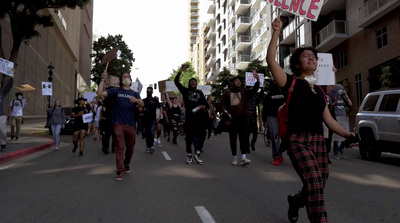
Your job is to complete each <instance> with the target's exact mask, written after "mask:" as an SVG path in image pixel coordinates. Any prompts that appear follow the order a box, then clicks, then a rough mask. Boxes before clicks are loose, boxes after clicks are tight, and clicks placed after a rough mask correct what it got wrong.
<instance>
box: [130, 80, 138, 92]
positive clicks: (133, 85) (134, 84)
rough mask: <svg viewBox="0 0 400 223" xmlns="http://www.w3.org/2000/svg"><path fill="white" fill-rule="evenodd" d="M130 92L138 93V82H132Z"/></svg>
mask: <svg viewBox="0 0 400 223" xmlns="http://www.w3.org/2000/svg"><path fill="white" fill-rule="evenodd" d="M131 90H134V91H136V92H139V83H138V82H132V85H131Z"/></svg>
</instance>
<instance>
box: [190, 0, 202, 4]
mask: <svg viewBox="0 0 400 223" xmlns="http://www.w3.org/2000/svg"><path fill="white" fill-rule="evenodd" d="M199 3H200V0H190V4H193V5H197V4H199Z"/></svg>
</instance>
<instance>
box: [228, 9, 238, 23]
mask: <svg viewBox="0 0 400 223" xmlns="http://www.w3.org/2000/svg"><path fill="white" fill-rule="evenodd" d="M235 21H236V15H235V13H233V11H229V14H228V22H229V23H235Z"/></svg>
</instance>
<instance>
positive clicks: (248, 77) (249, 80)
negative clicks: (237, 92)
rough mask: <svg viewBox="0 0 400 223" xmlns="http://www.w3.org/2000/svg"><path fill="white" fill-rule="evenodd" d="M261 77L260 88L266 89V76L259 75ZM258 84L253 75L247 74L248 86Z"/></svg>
mask: <svg viewBox="0 0 400 223" xmlns="http://www.w3.org/2000/svg"><path fill="white" fill-rule="evenodd" d="M258 76H259V77H260V87H264V74H258ZM256 82H257V79H255V78H254V75H253V73H251V72H246V86H254V84H255V83H256Z"/></svg>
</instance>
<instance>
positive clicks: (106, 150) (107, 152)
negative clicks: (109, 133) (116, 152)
mask: <svg viewBox="0 0 400 223" xmlns="http://www.w3.org/2000/svg"><path fill="white" fill-rule="evenodd" d="M101 151H103V153H104V154H105V155H108V154H109V153H110V152H109V151H108V149H106V148H101Z"/></svg>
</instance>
